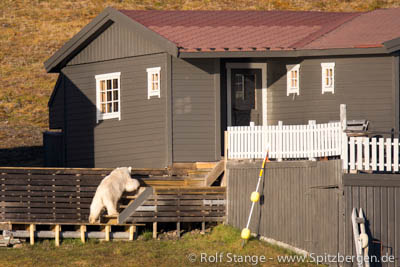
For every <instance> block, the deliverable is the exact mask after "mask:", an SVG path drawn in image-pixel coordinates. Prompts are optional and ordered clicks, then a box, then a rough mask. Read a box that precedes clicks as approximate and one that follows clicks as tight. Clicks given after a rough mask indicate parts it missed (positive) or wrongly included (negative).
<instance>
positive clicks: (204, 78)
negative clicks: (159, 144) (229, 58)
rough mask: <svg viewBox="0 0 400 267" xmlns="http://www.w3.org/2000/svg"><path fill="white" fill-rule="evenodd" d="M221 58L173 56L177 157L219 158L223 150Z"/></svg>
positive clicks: (208, 159)
mask: <svg viewBox="0 0 400 267" xmlns="http://www.w3.org/2000/svg"><path fill="white" fill-rule="evenodd" d="M219 72H220V70H219V60H218V59H188V60H182V59H178V58H175V57H172V99H173V102H172V114H173V115H172V124H173V140H172V142H173V159H174V161H175V162H191V161H216V160H219V158H220V156H221V153H220V120H219V119H220V108H219V107H220V102H219V101H220V100H219V99H220V91H219V86H220V83H219Z"/></svg>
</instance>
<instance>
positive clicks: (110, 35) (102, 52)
mask: <svg viewBox="0 0 400 267" xmlns="http://www.w3.org/2000/svg"><path fill="white" fill-rule="evenodd" d="M163 51H164V49H161V48H159V47H157V46H156V45H155V44H153V43H151V42H150V41H149V40H147V39H146V38H145V37H143V36H142V35H140V34H139V33H136V32H134V31H133V29H127V28H126V27H125V26H123V25H120V24H119V23H117V22H115V23H113V24H112V25H111V26H109V27H108V28H107V29H106V30H105V31H104V32H103V33H101V34H100V35H99V36H97V38H95V39H94V40H93V41H92V42H90V43H89V44H88V45H87V46H86V47H85V48H84V49H83V50H82V51H80V52H79V54H77V55H76V56H75V57H74V58H72V59H71V60H70V62H68V65H76V64H83V63H90V62H97V61H104V60H110V59H117V58H124V57H131V56H138V55H147V54H154V53H160V52H163Z"/></svg>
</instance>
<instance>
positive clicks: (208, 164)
mask: <svg viewBox="0 0 400 267" xmlns="http://www.w3.org/2000/svg"><path fill="white" fill-rule="evenodd" d="M217 164H218V162H196V169H213V168H214V167H215V166H216V165H217Z"/></svg>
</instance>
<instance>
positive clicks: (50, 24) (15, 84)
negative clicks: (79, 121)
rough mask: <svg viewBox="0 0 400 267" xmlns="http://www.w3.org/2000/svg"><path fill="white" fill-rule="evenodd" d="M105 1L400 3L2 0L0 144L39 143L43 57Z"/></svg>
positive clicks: (279, 0)
mask: <svg viewBox="0 0 400 267" xmlns="http://www.w3.org/2000/svg"><path fill="white" fill-rule="evenodd" d="M107 6H112V7H114V8H117V9H122V8H124V9H182V10H196V9H197V10H198V9H202V10H204V9H209V10H221V9H238V10H245V9H247V10H268V9H290V10H324V11H366V10H372V9H376V8H385V7H399V6H400V3H399V1H397V0H386V1H384V0H341V1H335V0H322V1H315V0H288V1H285V0H259V1H256V0H247V1H245V0H220V1H213V0H193V1H189V0H186V1H185V0H162V1H152V0H136V1H134V0H119V1H118V0H114V1H111V0H76V1H59V0H48V1H44V0H1V1H0V30H1V34H0V140H1V141H0V149H1V148H10V147H15V146H27V145H28V146H29V145H41V136H40V132H41V130H45V129H47V127H48V111H47V101H48V99H49V96H50V94H51V91H52V89H53V86H54V83H55V81H56V78H57V75H55V74H47V73H46V72H45V70H44V67H43V62H44V61H45V60H46V59H47V58H49V57H50V56H51V55H52V54H53V53H54V52H55V51H56V50H57V49H59V48H60V47H61V46H62V45H63V44H64V43H65V42H66V41H67V40H68V39H69V38H71V37H72V36H73V35H74V34H76V33H77V32H78V31H79V30H80V29H81V28H82V27H83V26H84V25H86V24H87V23H88V22H89V21H90V20H91V19H92V18H94V17H95V16H96V15H97V14H99V13H100V12H101V11H102V10H103V9H104V8H105V7H107ZM32 129H35V130H32ZM26 136H30V137H31V138H29V137H28V138H27V137H26Z"/></svg>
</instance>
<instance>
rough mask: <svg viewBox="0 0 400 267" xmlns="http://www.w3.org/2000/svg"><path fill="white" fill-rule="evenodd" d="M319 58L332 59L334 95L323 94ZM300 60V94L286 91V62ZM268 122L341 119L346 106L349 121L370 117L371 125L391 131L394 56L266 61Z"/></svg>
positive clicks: (372, 127)
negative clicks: (341, 105) (294, 94)
mask: <svg viewBox="0 0 400 267" xmlns="http://www.w3.org/2000/svg"><path fill="white" fill-rule="evenodd" d="M321 62H335V63H336V66H335V93H334V94H331V93H325V94H322V93H321ZM294 63H300V64H301V67H300V95H298V96H295V97H293V95H291V96H287V95H286V64H294ZM267 72H268V74H267V75H268V97H267V99H268V104H267V113H268V123H271V124H276V123H277V122H278V121H279V120H281V121H283V123H284V124H300V123H307V122H308V120H317V122H327V121H330V120H339V105H340V104H347V116H348V119H368V120H370V122H371V124H370V126H371V127H370V129H371V130H378V131H390V130H391V129H392V128H394V127H395V125H393V116H395V112H394V110H393V109H394V105H393V101H394V99H393V97H392V88H393V85H392V58H391V57H389V56H376V57H372V56H370V57H349V58H330V59H303V60H298V61H288V59H283V60H268V70H267Z"/></svg>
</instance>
